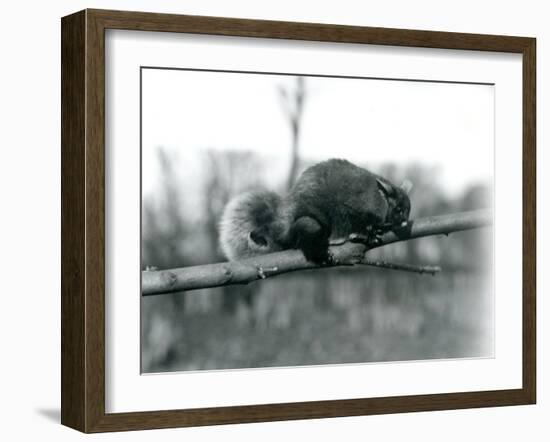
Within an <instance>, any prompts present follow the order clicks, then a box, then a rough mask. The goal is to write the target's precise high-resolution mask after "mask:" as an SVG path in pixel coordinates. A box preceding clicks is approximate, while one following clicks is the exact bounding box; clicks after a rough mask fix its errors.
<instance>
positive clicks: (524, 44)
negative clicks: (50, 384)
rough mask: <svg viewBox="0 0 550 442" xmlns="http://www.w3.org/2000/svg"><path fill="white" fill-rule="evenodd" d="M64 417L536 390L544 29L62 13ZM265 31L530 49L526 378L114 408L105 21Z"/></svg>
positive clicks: (177, 423)
mask: <svg viewBox="0 0 550 442" xmlns="http://www.w3.org/2000/svg"><path fill="white" fill-rule="evenodd" d="M61 24H62V48H61V49H62V275H61V276H62V305H61V319H62V334H61V347H62V408H61V421H62V424H64V425H67V426H69V427H72V428H75V429H78V430H80V431H83V432H87V433H89V432H104V431H122V430H141V429H151V428H169V427H185V426H196V425H215V424H229V423H242V422H261V421H279V420H289V419H312V418H325V417H338V416H357V415H369V414H382V413H402V412H412V411H430V410H445V409H460V408H473V407H490V406H505V405H519V404H533V403H535V400H536V338H535V330H536V307H535V287H536V273H535V272H536V176H535V173H536V172H535V171H536V152H535V133H536V130H535V129H536V127H535V115H536V95H535V86H536V81H535V80H536V77H535V55H536V41H535V39H534V38H525V37H511V36H496V35H476V34H459V33H449V32H432V31H419V30H405V29H385V28H369V27H356V26H339V25H326V24H311V23H292V22H277V21H263V20H244V19H233V18H216V17H200V16H186V15H170V14H155V13H141V12H123V11H106V10H84V11H80V12H78V13H75V14H73V15H69V16H67V17H64V18H63V19H62V23H61ZM106 29H124V30H140V31H161V32H174V33H192V34H211V35H219V36H240V37H261V38H272V39H290V40H303V41H322V42H335V43H358V44H371V45H372V44H375V45H389V46H405V47H418V48H440V49H457V50H475V51H494V52H506V53H517V54H521V55H522V60H523V61H522V65H523V111H522V112H523V166H522V167H523V189H522V192H523V295H522V296H523V298H522V300H523V301H522V302H523V313H522V314H523V337H522V342H523V349H522V352H523V353H522V354H523V358H522V369H523V385H522V388H518V389H511V390H495V391H474V392H455V393H444V394H427V395H412V396H398V397H377V398H361V399H345V400H329V401H314V402H291V403H277V404H262V405H247V406H228V407H216V408H194V409H180V410H169V411H155V410H151V411H146V412H131V413H106V412H105V389H106V386H105V338H106V337H105V296H104V295H105V191H106V189H105V141H104V140H105V76H104V73H105V36H104V35H105V30H106Z"/></svg>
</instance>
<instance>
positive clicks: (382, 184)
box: [376, 178, 393, 196]
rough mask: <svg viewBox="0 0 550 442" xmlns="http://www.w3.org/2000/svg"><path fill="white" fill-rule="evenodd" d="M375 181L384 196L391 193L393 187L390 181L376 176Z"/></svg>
mask: <svg viewBox="0 0 550 442" xmlns="http://www.w3.org/2000/svg"><path fill="white" fill-rule="evenodd" d="M376 182H377V183H378V188H379V189H380V190H381V191H382V192H384V194H385V195H386V196H390V195H391V194H392V193H393V187H392V185H391V184H390V183H388V182H387V181H384V180H383V179H381V178H376Z"/></svg>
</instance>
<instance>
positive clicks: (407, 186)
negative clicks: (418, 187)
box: [401, 180, 413, 195]
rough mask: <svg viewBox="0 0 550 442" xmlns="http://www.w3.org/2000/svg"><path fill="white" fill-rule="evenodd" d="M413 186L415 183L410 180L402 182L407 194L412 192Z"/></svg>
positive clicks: (402, 187)
mask: <svg viewBox="0 0 550 442" xmlns="http://www.w3.org/2000/svg"><path fill="white" fill-rule="evenodd" d="M412 188H413V183H412V182H411V181H410V180H405V181H403V182H402V183H401V189H403V192H405V193H406V194H407V195H408V194H409V193H410V191H411V190H412Z"/></svg>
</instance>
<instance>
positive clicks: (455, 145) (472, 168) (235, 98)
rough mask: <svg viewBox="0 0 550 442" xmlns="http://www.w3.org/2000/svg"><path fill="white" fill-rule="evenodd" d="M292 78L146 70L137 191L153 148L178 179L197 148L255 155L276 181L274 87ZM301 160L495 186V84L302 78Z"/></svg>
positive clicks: (453, 188)
mask: <svg viewBox="0 0 550 442" xmlns="http://www.w3.org/2000/svg"><path fill="white" fill-rule="evenodd" d="M294 82H295V78H294V77H290V76H279V75H265V74H261V75H260V74H238V73H220V72H196V71H178V70H158V69H144V70H143V83H142V85H143V86H142V93H143V106H142V112H143V114H142V116H143V120H142V121H143V132H142V135H143V140H142V142H143V145H142V148H143V152H142V155H143V176H142V180H143V192H144V196H146V195H147V194H149V193H150V192H152V191H154V189H155V186H156V185H158V183H159V176H158V168H157V165H156V159H155V150H156V149H157V148H158V147H159V146H162V147H164V148H165V149H167V150H169V151H173V152H178V155H179V158H180V160H181V168H182V169H181V170H182V174H183V173H184V174H187V176H193V175H197V174H200V165H199V163H198V162H197V157H198V155H197V152H198V150H199V149H205V148H209V149H219V150H226V149H231V150H241V149H242V150H249V151H255V152H257V153H259V154H261V155H262V156H265V158H266V160H269V164H270V165H271V166H270V168H269V170H270V173H271V176H269V177H266V179H267V181H268V182H269V181H274V180H275V181H276V180H277V179H283V176H284V174H286V173H287V170H288V162H289V159H290V154H289V153H290V146H291V134H290V129H289V124H288V120H287V117H286V115H285V112H284V107H283V105H282V100H281V96H280V94H279V91H278V88H279V87H280V86H287V87H292V86H293V85H294V84H295V83H294ZM306 89H307V100H306V104H305V108H304V113H303V124H302V129H301V140H300V155H301V157H302V158H305V159H308V160H323V159H327V158H331V157H340V158H346V159H349V160H350V161H352V162H358V163H362V164H365V163H367V164H369V165H372V167H375V166H376V165H378V164H381V163H386V162H392V163H394V164H396V165H397V166H406V165H407V164H410V163H411V162H419V163H421V164H422V165H424V166H426V167H430V168H437V170H438V171H439V176H440V179H441V185H442V186H443V187H444V190H446V191H447V192H450V193H452V194H456V193H458V192H461V191H462V190H463V189H464V188H465V187H466V186H468V185H470V184H472V183H474V182H479V181H487V180H492V173H493V162H494V157H493V155H494V87H493V86H487V85H471V84H442V83H420V82H409V81H388V80H372V79H343V78H312V77H307V78H306Z"/></svg>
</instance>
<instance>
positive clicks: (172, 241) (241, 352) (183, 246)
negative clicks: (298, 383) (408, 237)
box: [141, 148, 494, 373]
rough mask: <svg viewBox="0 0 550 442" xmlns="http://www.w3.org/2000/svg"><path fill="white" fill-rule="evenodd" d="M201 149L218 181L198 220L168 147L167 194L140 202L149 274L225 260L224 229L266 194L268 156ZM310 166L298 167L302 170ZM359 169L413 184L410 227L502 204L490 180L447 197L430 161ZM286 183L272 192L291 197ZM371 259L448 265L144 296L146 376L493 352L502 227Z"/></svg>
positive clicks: (162, 162) (206, 181)
mask: <svg viewBox="0 0 550 442" xmlns="http://www.w3.org/2000/svg"><path fill="white" fill-rule="evenodd" d="M197 152H200V153H199V154H198V155H199V156H200V160H201V162H203V164H204V167H203V170H205V171H208V172H206V173H203V174H201V176H200V182H195V183H193V185H194V189H200V195H199V198H198V201H200V204H199V205H198V206H196V207H195V208H194V209H193V213H192V214H191V213H186V211H189V210H190V209H188V208H187V209H186V207H189V206H188V205H186V204H185V199H186V198H187V197H188V195H189V192H188V191H187V190H188V189H186V188H185V186H182V185H181V181H180V180H178V172H177V171H178V170H181V169H179V168H181V167H182V165H181V164H180V163H179V162H178V159H177V158H172V157H171V154H170V153H169V152H168V151H167V150H165V149H162V148H159V149H158V152H157V153H158V155H157V157H158V162H159V166H160V168H161V174H160V175H161V176H162V183H160V184H159V189H161V191H159V192H157V193H155V195H154V197H147V198H144V199H143V202H142V270H143V269H145V268H147V267H148V266H153V267H156V268H158V269H166V268H175V267H184V266H191V265H199V264H205V263H212V262H219V261H224V258H223V255H222V254H221V251H220V249H219V246H218V229H217V225H218V221H219V218H220V215H221V212H222V210H223V208H224V205H225V204H226V203H227V201H228V200H229V199H230V198H231V197H233V196H235V195H237V194H239V193H241V192H243V191H246V190H250V189H256V188H258V187H259V186H262V185H265V183H264V181H263V179H262V175H263V171H265V170H266V168H268V167H269V164H268V162H267V160H266V159H265V158H262V157H260V156H258V155H256V154H254V153H252V152H245V151H242V150H239V151H237V150H235V151H232V150H224V151H221V150H202V151H197ZM311 164H313V162H311V161H308V160H307V159H300V161H299V166H298V171H299V172H301V171H303V170H304V169H305V168H307V167H308V166H310V165H311ZM426 164H428V163H426ZM358 165H360V166H363V167H366V168H368V169H370V170H372V171H374V172H376V173H379V174H381V175H383V176H385V177H387V178H389V179H390V180H391V181H393V182H395V183H400V182H401V180H402V179H403V178H405V177H406V178H408V179H410V180H411V181H412V182H413V183H414V189H413V191H412V194H411V201H412V213H411V217H412V218H416V217H422V216H430V215H440V214H448V213H453V212H459V211H464V210H473V209H478V208H484V207H491V204H492V203H491V191H490V189H489V187H487V186H486V185H484V184H481V183H478V184H471V185H469V186H468V187H467V188H466V189H465V191H464V192H463V193H462V194H460V195H452V196H450V195H446V194H445V193H444V192H443V191H442V190H441V189H442V186H441V185H440V179H441V177H439V175H438V171H437V170H436V169H434V168H429V167H427V166H425V165H423V164H422V165H421V164H409V165H407V166H404V167H401V166H396V165H394V164H385V165H382V166H379V167H377V168H375V167H371V166H370V165H369V164H368V163H365V164H358ZM286 181H287V180H285V178H284V177H282V178H281V182H280V185H279V186H278V187H277V188H275V189H274V190H277V191H280V192H284V191H285V187H286V185H287V182H286ZM271 187H273V186H271ZM369 256H370V257H380V258H383V259H386V260H393V261H395V262H404V263H411V264H433V265H440V266H442V268H443V272H442V273H440V274H438V275H436V276H426V275H418V274H412V273H405V272H400V271H393V270H384V269H375V268H368V267H357V268H333V269H323V270H314V271H303V272H297V273H292V274H288V275H282V276H278V277H276V278H272V279H268V280H264V281H259V282H255V283H252V284H249V285H247V286H230V287H221V288H215V289H203V290H196V291H191V292H187V293H175V294H170V295H158V296H149V297H143V298H142V299H141V306H142V308H141V326H142V339H141V346H142V372H146V373H147V372H165V371H180V370H204V369H206V370H212V369H229V368H251V367H273V366H294V365H316V364H335V363H352V362H375V361H401V360H422V359H431V358H462V357H487V356H492V355H493V340H494V336H493V325H494V324H493V300H494V299H493V292H492V279H491V278H492V268H491V266H492V229H490V228H489V229H479V230H473V231H469V232H460V233H455V234H451V235H450V236H448V237H442V236H438V237H428V238H422V239H417V240H412V241H407V242H401V243H397V244H394V245H391V246H387V247H383V248H380V249H377V250H374V251H373V252H371V253H369Z"/></svg>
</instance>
